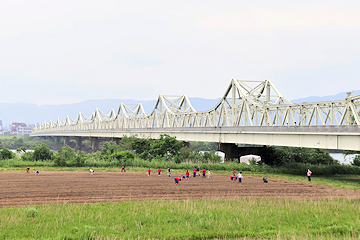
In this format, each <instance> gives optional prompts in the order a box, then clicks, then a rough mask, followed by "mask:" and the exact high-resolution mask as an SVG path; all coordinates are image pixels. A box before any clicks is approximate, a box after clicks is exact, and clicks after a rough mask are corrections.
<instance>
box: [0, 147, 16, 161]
mask: <svg viewBox="0 0 360 240" xmlns="http://www.w3.org/2000/svg"><path fill="white" fill-rule="evenodd" d="M14 157H15V154H14V153H13V152H12V151H10V150H9V149H8V148H4V149H2V150H1V151H0V159H1V160H6V159H13V158H14Z"/></svg>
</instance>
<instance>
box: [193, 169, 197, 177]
mask: <svg viewBox="0 0 360 240" xmlns="http://www.w3.org/2000/svg"><path fill="white" fill-rule="evenodd" d="M196 172H197V169H196V168H194V169H193V175H194V177H196Z"/></svg>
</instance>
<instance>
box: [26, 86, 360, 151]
mask: <svg viewBox="0 0 360 240" xmlns="http://www.w3.org/2000/svg"><path fill="white" fill-rule="evenodd" d="M359 115H360V96H354V95H353V93H348V95H347V97H346V98H345V99H344V100H337V101H328V102H315V103H300V104H294V103H292V102H291V101H289V100H287V99H286V98H285V97H283V95H281V93H280V92H279V91H278V90H277V89H276V87H275V86H274V84H273V83H272V82H271V81H270V80H265V81H249V80H237V79H232V81H231V83H230V85H229V86H228V88H227V89H226V91H225V94H224V96H223V97H222V99H221V100H220V101H219V103H217V104H216V105H215V106H214V107H213V108H212V109H210V110H207V111H196V110H195V109H194V108H193V107H192V105H191V102H190V101H189V99H188V97H187V96H185V95H183V96H169V95H159V98H158V100H157V102H156V105H155V108H154V109H153V111H152V112H151V113H150V114H146V113H145V111H144V109H143V106H142V105H141V103H140V104H137V105H135V106H132V107H130V106H129V105H125V104H123V103H121V104H120V107H119V109H118V111H115V110H114V109H112V110H110V111H101V110H100V109H96V110H95V112H94V113H92V114H90V115H85V114H83V113H79V115H78V116H77V117H76V118H71V117H70V116H67V117H66V119H65V121H63V120H61V119H60V118H58V119H57V120H56V121H53V120H50V122H45V123H43V124H38V125H37V126H36V128H35V130H34V131H33V133H32V136H63V137H90V138H92V137H93V138H101V137H107V138H121V137H123V136H124V135H127V136H129V135H137V136H138V137H143V138H157V137H159V136H160V135H161V134H169V135H171V136H176V137H177V139H178V140H182V141H208V142H221V143H246V144H257V145H258V144H261V145H279V146H295V147H316V148H329V149H352V150H360V128H359V126H360V118H359Z"/></svg>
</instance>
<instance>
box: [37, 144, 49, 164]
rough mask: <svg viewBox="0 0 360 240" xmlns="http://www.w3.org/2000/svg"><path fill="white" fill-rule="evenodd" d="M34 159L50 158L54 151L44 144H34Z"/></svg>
mask: <svg viewBox="0 0 360 240" xmlns="http://www.w3.org/2000/svg"><path fill="white" fill-rule="evenodd" d="M33 156H34V160H35V161H38V160H42V161H43V160H52V159H53V156H54V153H53V152H52V151H51V150H50V148H48V147H47V146H46V145H45V144H41V145H40V146H36V147H35V148H34V155H33Z"/></svg>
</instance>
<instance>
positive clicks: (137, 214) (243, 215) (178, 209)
mask: <svg viewBox="0 0 360 240" xmlns="http://www.w3.org/2000/svg"><path fill="white" fill-rule="evenodd" d="M359 203H360V201H359V200H347V199H334V200H323V201H315V202H311V201H293V200H289V199H265V198H246V199H237V200H231V199H201V200H187V201H142V202H137V201H133V202H131V201H129V202H119V203H110V202H108V203H97V204H86V205H80V204H58V205H56V204H50V205H41V206H28V207H20V208H2V209H0V238H1V239H5V238H9V239H11V238H16V239H41V238H43V239H89V238H91V239H98V238H107V239H109V238H115V237H116V238H117V239H122V238H130V239H133V238H138V237H141V238H155V239H200V238H240V237H247V238H257V239H259V238H280V239H337V238H339V239H358V237H359V236H360V214H359V212H360V204H359Z"/></svg>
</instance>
